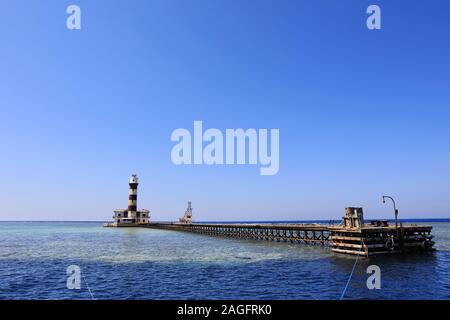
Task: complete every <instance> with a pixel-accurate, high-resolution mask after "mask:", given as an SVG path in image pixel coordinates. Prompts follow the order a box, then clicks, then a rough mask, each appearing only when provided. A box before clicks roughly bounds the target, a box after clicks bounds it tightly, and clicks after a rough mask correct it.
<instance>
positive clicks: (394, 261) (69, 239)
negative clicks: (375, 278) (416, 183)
mask: <svg viewBox="0 0 450 320" xmlns="http://www.w3.org/2000/svg"><path fill="white" fill-rule="evenodd" d="M419 224H427V225H432V226H433V235H434V236H435V238H434V241H435V242H436V245H435V247H436V249H437V250H436V251H435V252H432V253H418V254H402V255H389V256H374V257H370V258H365V257H359V258H357V257H354V256H347V255H341V254H336V253H332V252H331V251H330V250H329V248H327V247H321V246H313V245H304V244H291V243H278V242H266V241H254V240H243V239H234V238H223V237H211V236H206V235H199V234H193V233H185V232H177V231H165V230H154V229H145V228H104V227H103V223H102V222H0V299H1V300H9V299H27V300H28V299H50V300H55V299H57V300H59V299H77V300H80V299H81V300H84V299H86V300H91V299H94V300H104V299H119V300H122V299H133V300H141V299H145V300H147V299H151V300H153V299H158V300H160V299H163V300H172V299H177V300H178V299H213V300H214V299H258V300H259V299H261V300H269V299H270V300H286V299H287V300H299V299H308V300H323V299H325V300H339V299H345V300H348V299H350V300H355V299H357V300H359V299H387V300H393V299H417V300H422V299H450V219H447V220H445V219H442V220H431V221H426V220H423V221H420V222H419ZM373 265H375V266H377V267H379V276H380V277H379V280H380V281H379V284H380V288H379V289H377V288H373V285H372V286H369V287H371V289H369V287H368V285H367V282H368V279H369V277H370V276H371V275H372V273H368V271H370V270H373V268H372V269H371V268H368V267H369V266H373ZM74 270H75V271H74ZM74 272H75V273H74ZM74 277H76V278H74ZM74 279H75V280H74ZM369 280H370V279H369ZM77 281H78V282H77Z"/></svg>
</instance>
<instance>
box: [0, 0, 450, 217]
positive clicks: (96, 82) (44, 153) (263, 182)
mask: <svg viewBox="0 0 450 320" xmlns="http://www.w3.org/2000/svg"><path fill="white" fill-rule="evenodd" d="M70 4H78V5H79V6H80V7H81V10H82V29H81V30H79V31H69V30H67V29H66V25H65V23H66V17H67V14H66V12H65V11H66V8H67V6H68V5H70ZM370 4H378V5H380V7H381V9H382V30H379V31H369V30H368V29H367V28H366V23H365V21H366V17H367V15H366V12H365V11H366V8H367V6H368V5H370ZM449 35H450V2H449V1H446V0H434V1H425V0H423V1H415V0H411V1H392V0H389V1H384V0H373V1H365V0H343V1H334V0H308V1H301V0H276V1H275V0H273V1H272V0H239V1H238V0H231V1H230V0H229V1H225V0H195V1H187V0H183V1H181V0H176V1H174V0H157V1H155V0H148V1H137V0H132V1H130V0H128V1H122V0H120V1H119V0H114V1H100V0H96V1H86V0H71V1H62V0H58V1H57V0H55V1H48V0H47V1H31V0H29V1H21V0H15V1H4V0H2V1H1V2H0V111H1V113H0V147H1V158H0V177H1V183H0V203H1V206H2V209H1V210H0V220H29V219H31V220H107V219H110V218H111V215H112V210H113V209H115V208H121V207H126V203H127V192H128V185H127V183H128V178H129V176H130V174H131V173H137V174H138V175H139V177H140V183H141V184H140V190H139V197H140V198H139V206H140V207H145V208H148V209H150V210H151V212H152V217H153V219H154V220H174V219H177V218H178V217H179V216H181V215H182V213H183V212H184V209H185V207H186V202H187V201H188V200H192V201H193V207H194V218H195V219H197V220H291V219H337V218H340V217H341V216H342V214H343V210H344V208H345V207H346V206H351V205H353V206H363V207H364V208H365V213H366V216H367V217H391V212H392V209H391V206H390V205H383V204H382V202H381V196H382V195H383V194H389V195H392V196H394V197H395V198H396V200H397V202H398V206H399V208H400V218H402V217H403V218H406V217H450V197H449V195H450V59H449V57H450V41H449ZM194 120H202V121H203V123H204V126H205V127H207V128H219V129H221V130H225V129H226V128H240V127H241V128H279V129H280V171H279V173H278V174H277V175H275V176H260V175H259V167H255V166H175V165H173V164H172V162H171V160H170V151H171V148H172V147H173V145H174V143H173V142H171V141H170V135H171V133H172V131H173V130H174V129H176V128H188V129H191V130H192V125H193V121H194Z"/></svg>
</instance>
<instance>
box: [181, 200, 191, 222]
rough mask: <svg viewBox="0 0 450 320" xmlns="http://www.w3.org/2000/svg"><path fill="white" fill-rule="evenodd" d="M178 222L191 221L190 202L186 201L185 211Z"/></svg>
mask: <svg viewBox="0 0 450 320" xmlns="http://www.w3.org/2000/svg"><path fill="white" fill-rule="evenodd" d="M179 222H180V223H186V224H189V223H192V202H191V201H188V207H187V209H186V211H185V212H184V216H183V217H182V218H180V219H179Z"/></svg>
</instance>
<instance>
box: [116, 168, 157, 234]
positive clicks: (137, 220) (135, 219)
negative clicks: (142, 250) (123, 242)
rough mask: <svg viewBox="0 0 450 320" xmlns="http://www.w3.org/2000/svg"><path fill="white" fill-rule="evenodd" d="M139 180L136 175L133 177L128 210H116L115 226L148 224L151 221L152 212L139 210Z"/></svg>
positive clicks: (130, 185) (131, 178)
mask: <svg viewBox="0 0 450 320" xmlns="http://www.w3.org/2000/svg"><path fill="white" fill-rule="evenodd" d="M138 185H139V179H138V176H137V175H136V174H133V175H131V177H130V183H129V188H128V208H127V209H117V210H114V216H113V219H114V224H115V225H117V226H118V225H133V224H138V225H142V224H147V223H149V220H150V211H149V210H146V209H141V210H138V209H137V191H138Z"/></svg>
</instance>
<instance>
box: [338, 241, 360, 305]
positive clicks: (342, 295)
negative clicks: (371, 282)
mask: <svg viewBox="0 0 450 320" xmlns="http://www.w3.org/2000/svg"><path fill="white" fill-rule="evenodd" d="M363 247H364V240H361V247H360V248H359V251H358V254H357V255H356V259H355V263H354V264H353V268H352V272H350V276H349V277H348V280H347V284H346V285H345V288H344V290H343V291H342V294H341V298H340V299H339V300H344V296H345V293H346V292H347V288H348V285H349V284H350V280H351V279H352V276H353V273H354V272H355V268H356V264H357V263H358V259H359V253H360V252H361V249H362V248H363Z"/></svg>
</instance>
